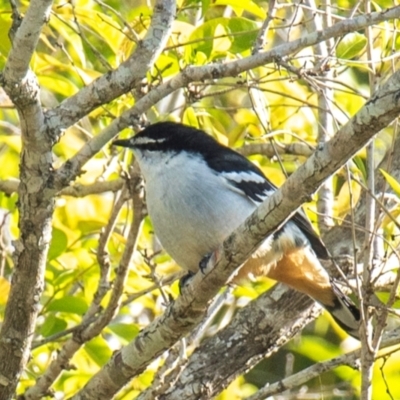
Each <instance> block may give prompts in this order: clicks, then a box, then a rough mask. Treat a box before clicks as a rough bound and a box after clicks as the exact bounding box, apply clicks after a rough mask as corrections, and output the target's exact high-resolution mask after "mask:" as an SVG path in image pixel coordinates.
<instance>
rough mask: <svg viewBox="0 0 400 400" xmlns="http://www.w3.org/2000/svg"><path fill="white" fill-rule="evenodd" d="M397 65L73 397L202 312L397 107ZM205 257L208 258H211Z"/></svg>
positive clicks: (112, 381) (116, 382)
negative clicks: (159, 312) (175, 296)
mask: <svg viewBox="0 0 400 400" xmlns="http://www.w3.org/2000/svg"><path fill="white" fill-rule="evenodd" d="M399 100H400V71H398V72H396V73H395V74H394V75H393V76H392V77H391V78H390V79H389V80H388V82H387V83H386V84H385V85H383V86H382V88H381V89H380V90H379V91H378V92H377V93H376V94H375V95H374V96H373V97H372V98H371V99H370V100H369V101H368V102H367V103H366V104H365V106H364V107H363V108H362V109H361V110H360V111H359V112H358V113H357V115H356V116H355V117H354V118H353V119H352V120H350V121H349V122H348V123H347V124H346V125H345V126H344V127H343V128H342V129H340V130H339V131H338V133H337V134H336V135H335V137H334V138H333V139H332V140H331V141H329V142H328V143H326V144H325V145H324V146H323V147H321V148H319V149H318V150H317V151H316V152H315V153H314V155H313V156H311V157H310V158H309V159H308V160H307V161H306V162H305V163H304V164H303V165H302V166H301V167H300V168H299V169H298V170H297V171H296V172H295V173H294V174H293V175H292V176H291V177H290V178H289V179H288V180H287V181H286V183H285V184H284V185H283V186H282V188H281V189H280V190H278V191H276V192H275V193H274V194H272V195H271V196H270V197H268V199H266V200H265V202H264V203H262V204H261V205H260V207H259V208H258V209H257V210H255V212H254V213H253V214H252V215H251V216H250V217H249V218H248V219H247V220H246V221H245V222H244V223H243V224H242V225H241V226H240V227H239V228H238V229H237V230H236V231H235V232H233V233H232V234H231V235H230V236H229V238H228V239H226V240H225V242H224V243H223V245H222V246H220V247H219V249H218V250H217V251H216V252H215V253H214V257H212V258H211V261H210V262H212V263H213V268H210V267H209V266H208V267H207V268H206V270H205V273H204V275H203V274H202V273H198V274H196V275H195V277H194V278H193V281H192V284H191V285H189V286H188V287H187V288H185V289H184V290H183V293H182V295H181V296H180V297H178V299H177V300H176V301H175V302H174V303H173V304H172V305H170V306H169V307H168V308H167V310H166V312H165V313H164V315H162V316H161V317H159V318H158V319H156V320H155V321H153V322H152V323H151V324H149V325H148V326H147V327H146V328H145V329H144V330H143V331H142V332H141V333H140V334H139V335H138V336H137V338H136V339H135V340H134V341H132V342H131V343H130V344H129V345H128V346H126V347H124V348H123V349H122V350H121V351H120V352H118V353H116V354H115V355H114V356H113V357H112V359H111V360H110V361H109V362H108V363H107V364H106V365H105V366H104V367H103V368H102V369H101V370H100V371H99V372H98V373H97V374H96V375H95V376H94V377H93V378H92V379H91V380H90V381H89V382H88V384H87V385H86V386H85V387H84V388H83V389H82V390H81V391H80V392H79V393H77V394H76V395H75V396H74V397H73V399H75V400H78V399H85V400H89V399H97V398H104V399H107V398H110V397H112V396H113V395H114V394H115V393H116V392H117V391H118V390H119V389H120V388H121V387H123V386H124V385H125V384H126V383H127V382H128V381H129V380H130V379H131V378H132V377H133V376H135V375H137V374H139V373H141V372H142V371H143V370H144V369H145V368H146V366H147V365H148V364H149V363H150V362H151V361H152V360H154V359H155V358H156V357H157V356H159V355H160V354H161V353H162V352H163V351H165V350H166V349H168V348H169V347H171V346H172V345H173V344H174V343H176V341H177V340H179V339H180V338H181V337H183V336H185V335H186V334H187V333H189V331H190V330H191V329H192V328H193V327H194V326H195V325H196V324H198V323H199V321H200V320H201V318H203V316H204V314H205V312H206V309H207V304H208V302H209V301H210V299H211V298H212V297H214V296H215V295H216V293H217V292H218V290H219V288H220V287H221V286H222V285H224V284H225V282H227V281H228V279H229V277H231V276H232V274H233V273H234V271H235V269H236V268H237V266H238V265H242V264H243V262H244V261H245V260H246V259H247V258H248V257H249V256H250V255H251V254H252V253H253V252H254V250H255V249H256V248H257V247H258V246H259V244H260V243H261V242H262V241H263V240H265V238H266V237H268V235H270V234H272V233H273V232H275V231H276V230H277V229H278V228H279V227H280V226H281V225H282V224H283V223H284V221H285V220H287V219H288V218H289V217H290V216H291V215H292V214H293V212H295V210H296V209H297V208H298V207H299V206H300V205H301V204H302V203H303V202H304V201H305V200H306V199H307V198H308V197H309V195H310V193H313V192H314V191H315V190H317V189H318V187H319V185H320V184H321V183H322V182H323V181H324V179H325V178H326V177H328V176H329V175H331V174H332V173H334V172H335V171H336V170H337V169H338V168H339V167H340V166H341V165H343V164H344V163H345V162H346V161H347V160H348V159H349V158H350V157H351V156H353V155H354V154H355V153H356V152H357V151H358V150H359V149H360V148H362V147H363V146H365V145H366V144H367V143H368V141H369V140H370V139H371V138H372V137H373V136H374V135H375V134H376V133H377V132H379V130H380V129H382V128H383V127H386V126H387V125H388V124H390V122H392V121H393V119H394V118H396V117H397V115H398V114H399V112H400V101H399ZM210 262H209V264H210Z"/></svg>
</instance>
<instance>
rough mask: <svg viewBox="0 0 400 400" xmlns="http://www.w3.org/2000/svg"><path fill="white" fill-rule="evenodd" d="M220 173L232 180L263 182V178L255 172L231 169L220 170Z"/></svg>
mask: <svg viewBox="0 0 400 400" xmlns="http://www.w3.org/2000/svg"><path fill="white" fill-rule="evenodd" d="M221 175H222V176H223V177H224V178H226V179H229V180H231V181H233V182H237V183H240V182H255V183H264V182H265V178H264V177H262V176H260V175H258V174H256V173H255V172H252V171H250V172H244V171H242V172H237V171H233V172H221Z"/></svg>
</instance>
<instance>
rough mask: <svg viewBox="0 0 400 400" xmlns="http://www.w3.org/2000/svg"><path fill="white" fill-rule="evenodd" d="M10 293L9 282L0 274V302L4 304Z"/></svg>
mask: <svg viewBox="0 0 400 400" xmlns="http://www.w3.org/2000/svg"><path fill="white" fill-rule="evenodd" d="M9 293H10V282H8V280H7V279H4V278H3V277H2V276H0V304H1V305H4V304H6V302H7V299H8V294H9Z"/></svg>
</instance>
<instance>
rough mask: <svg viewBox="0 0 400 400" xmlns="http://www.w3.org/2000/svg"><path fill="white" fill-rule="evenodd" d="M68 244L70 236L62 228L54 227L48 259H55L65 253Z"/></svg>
mask: <svg viewBox="0 0 400 400" xmlns="http://www.w3.org/2000/svg"><path fill="white" fill-rule="evenodd" d="M67 246H68V237H67V235H66V234H65V233H64V232H63V231H62V230H61V229H57V228H53V233H52V238H51V243H50V249H49V255H48V259H49V260H53V259H55V258H57V257H58V256H59V255H61V254H63V253H64V252H65V250H66V249H67Z"/></svg>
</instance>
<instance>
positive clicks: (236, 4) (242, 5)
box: [214, 0, 266, 19]
mask: <svg viewBox="0 0 400 400" xmlns="http://www.w3.org/2000/svg"><path fill="white" fill-rule="evenodd" d="M214 4H215V5H216V6H220V5H225V6H231V7H232V8H233V9H234V10H235V12H236V14H238V15H241V13H242V12H243V11H246V12H249V13H251V14H253V15H255V16H257V17H259V18H261V19H265V17H266V12H265V11H264V10H263V9H262V8H261V7H259V6H258V5H257V4H256V3H255V2H254V1H251V0H216V2H215V3H214Z"/></svg>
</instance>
